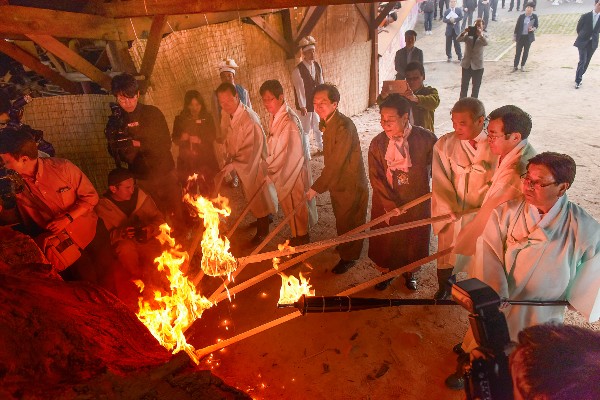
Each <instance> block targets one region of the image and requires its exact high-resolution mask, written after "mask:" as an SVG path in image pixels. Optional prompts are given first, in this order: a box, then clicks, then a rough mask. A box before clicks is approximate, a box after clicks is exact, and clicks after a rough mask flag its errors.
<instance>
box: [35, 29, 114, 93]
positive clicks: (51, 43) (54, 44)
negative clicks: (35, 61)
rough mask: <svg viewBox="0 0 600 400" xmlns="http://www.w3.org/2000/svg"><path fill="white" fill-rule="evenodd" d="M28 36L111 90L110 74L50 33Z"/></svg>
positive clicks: (104, 87)
mask: <svg viewBox="0 0 600 400" xmlns="http://www.w3.org/2000/svg"><path fill="white" fill-rule="evenodd" d="M27 37H28V38H29V39H31V40H33V41H34V42H35V43H37V44H38V45H40V46H41V47H43V48H44V49H46V50H48V51H49V52H51V53H52V54H54V55H55V56H57V57H58V58H60V59H61V60H63V61H64V62H65V63H67V64H69V65H70V66H71V67H73V68H75V69H76V70H77V71H79V72H81V73H82V74H84V75H85V76H87V77H88V78H90V79H91V80H92V81H94V82H96V83H97V84H98V85H100V86H101V87H102V88H103V89H105V90H108V91H110V81H111V79H110V77H109V76H108V75H106V74H105V73H104V72H102V71H100V70H99V69H98V68H96V67H94V66H93V65H92V64H91V63H90V62H88V61H87V60H86V59H85V58H83V57H81V56H80V55H79V54H77V53H75V52H73V51H72V50H71V49H69V48H68V47H67V46H65V45H64V44H62V43H61V42H59V41H58V40H57V39H55V38H53V37H52V36H49V35H27Z"/></svg>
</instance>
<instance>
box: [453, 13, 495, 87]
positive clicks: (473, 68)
mask: <svg viewBox="0 0 600 400" xmlns="http://www.w3.org/2000/svg"><path fill="white" fill-rule="evenodd" d="M456 40H457V41H459V42H464V43H465V56H464V58H463V60H462V61H461V62H460V66H461V67H462V79H461V84H460V98H461V99H462V98H464V97H467V92H468V91H469V81H471V80H473V86H472V88H471V97H474V98H478V97H479V88H480V87H481V80H482V79H483V50H484V47H485V46H487V45H488V41H489V39H488V38H487V36H486V34H485V33H483V20H482V19H481V18H477V19H476V20H475V25H473V26H469V27H467V28H466V29H465V30H464V31H463V33H461V34H460V36H459V37H458V39H456Z"/></svg>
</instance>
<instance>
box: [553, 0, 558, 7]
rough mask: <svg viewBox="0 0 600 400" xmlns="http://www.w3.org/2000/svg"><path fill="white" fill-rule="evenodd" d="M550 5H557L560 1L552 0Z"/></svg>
mask: <svg viewBox="0 0 600 400" xmlns="http://www.w3.org/2000/svg"><path fill="white" fill-rule="evenodd" d="M552 5H553V6H559V5H560V3H559V2H558V0H554V1H553V2H552Z"/></svg>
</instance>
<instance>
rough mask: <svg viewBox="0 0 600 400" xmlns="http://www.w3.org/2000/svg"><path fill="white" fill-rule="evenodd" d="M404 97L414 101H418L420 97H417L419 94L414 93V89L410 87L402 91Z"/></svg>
mask: <svg viewBox="0 0 600 400" xmlns="http://www.w3.org/2000/svg"><path fill="white" fill-rule="evenodd" d="M402 96H403V97H406V98H407V99H408V100H410V101H412V102H413V103H418V102H419V99H418V98H417V96H415V94H414V93H413V91H412V90H411V89H410V88H408V89H407V90H406V92H404V93H402Z"/></svg>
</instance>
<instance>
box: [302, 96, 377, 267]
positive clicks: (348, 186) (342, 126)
mask: <svg viewBox="0 0 600 400" xmlns="http://www.w3.org/2000/svg"><path fill="white" fill-rule="evenodd" d="M313 101H314V105H315V111H316V112H317V113H318V114H319V117H321V119H322V122H321V125H322V126H323V129H324V135H323V137H324V139H325V143H324V144H323V145H324V147H323V149H324V154H323V163H324V166H323V170H322V172H321V176H319V177H318V178H317V179H316V180H315V182H314V183H313V185H312V187H311V188H310V190H309V191H308V193H307V194H306V197H307V198H308V200H311V199H312V198H313V197H315V196H316V194H317V193H324V192H326V191H329V195H330V196H331V206H332V208H333V215H334V216H335V226H336V230H337V234H338V235H342V234H344V233H346V232H348V231H350V230H352V229H354V228H357V227H359V226H360V225H363V224H364V223H365V221H366V220H367V206H368V203H369V184H368V183H367V174H366V173H365V166H364V164H363V158H362V152H361V150H360V139H359V138H358V132H357V130H356V126H355V125H354V122H352V120H351V119H350V118H348V117H346V116H345V115H343V114H342V113H341V112H339V111H338V103H339V101H340V92H339V91H338V89H337V88H336V87H335V86H333V85H331V84H324V85H319V86H317V87H316V88H315V95H314V100H313ZM362 246H363V240H362V239H361V240H356V241H354V242H350V243H343V244H340V245H338V247H337V249H338V253H339V255H340V261H339V262H338V263H337V265H336V266H335V267H334V268H333V269H332V270H331V272H333V273H334V274H343V273H345V272H346V271H348V270H349V269H350V268H351V267H352V266H353V265H354V264H355V262H356V260H358V259H359V258H360V253H361V251H362Z"/></svg>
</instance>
